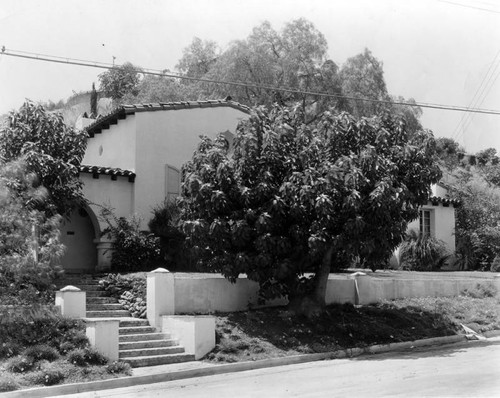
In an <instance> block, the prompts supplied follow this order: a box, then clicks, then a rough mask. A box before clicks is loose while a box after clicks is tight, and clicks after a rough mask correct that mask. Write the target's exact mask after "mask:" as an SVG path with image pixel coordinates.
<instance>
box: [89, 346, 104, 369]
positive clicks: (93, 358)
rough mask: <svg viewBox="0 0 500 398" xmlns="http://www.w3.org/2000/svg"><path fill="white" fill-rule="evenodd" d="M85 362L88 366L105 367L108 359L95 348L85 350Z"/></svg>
mask: <svg viewBox="0 0 500 398" xmlns="http://www.w3.org/2000/svg"><path fill="white" fill-rule="evenodd" d="M85 361H87V363H88V364H89V365H105V364H107V363H108V358H106V357H105V356H104V355H102V354H101V353H100V352H99V351H97V350H96V349H95V348H91V347H88V348H85Z"/></svg>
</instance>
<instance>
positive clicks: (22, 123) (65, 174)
mask: <svg viewBox="0 0 500 398" xmlns="http://www.w3.org/2000/svg"><path fill="white" fill-rule="evenodd" d="M86 140H87V136H86V133H84V132H80V131H76V130H74V129H72V128H70V127H68V126H66V124H65V123H64V120H63V118H62V116H61V115H60V114H58V113H49V112H47V111H45V109H44V108H43V107H42V106H41V105H36V104H34V103H32V102H30V101H27V102H25V103H24V105H23V106H21V108H20V109H19V110H18V111H13V112H11V113H10V114H9V117H8V123H7V125H6V127H5V128H4V129H2V130H1V131H0V158H2V159H3V160H4V161H5V162H11V161H15V160H18V159H19V158H21V157H22V158H23V159H24V161H25V163H26V167H27V171H28V172H31V173H34V174H36V176H37V177H38V180H37V183H38V184H40V185H42V186H43V187H45V188H46V189H47V192H48V199H47V200H45V201H43V202H39V203H37V208H38V209H40V210H43V211H44V212H45V213H46V214H47V215H48V216H53V215H55V214H61V215H67V214H69V212H70V211H71V210H72V209H73V208H74V206H75V205H76V204H77V203H78V202H80V201H82V200H83V196H82V192H81V188H82V185H81V181H80V180H79V179H78V166H79V165H80V162H81V161H82V159H83V155H84V154H85V148H86Z"/></svg>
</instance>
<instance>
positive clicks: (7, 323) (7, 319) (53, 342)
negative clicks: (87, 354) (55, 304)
mask: <svg viewBox="0 0 500 398" xmlns="http://www.w3.org/2000/svg"><path fill="white" fill-rule="evenodd" d="M83 330H84V325H83V322H82V321H81V320H76V319H69V318H64V317H62V316H61V315H59V314H56V313H54V312H52V311H51V310H48V309H46V308H43V307H34V308H32V309H29V311H25V312H18V311H14V312H11V311H9V310H8V309H6V310H0V341H3V342H9V343H11V344H18V345H20V346H23V347H30V346H33V345H36V344H46V345H49V346H51V347H54V348H59V346H60V345H61V344H62V343H63V342H65V341H68V339H69V340H71V339H73V338H74V339H76V340H78V341H80V342H81V341H83V339H84V338H85V341H88V340H86V337H85V336H84V335H83V336H82V333H83Z"/></svg>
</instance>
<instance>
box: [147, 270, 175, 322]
mask: <svg viewBox="0 0 500 398" xmlns="http://www.w3.org/2000/svg"><path fill="white" fill-rule="evenodd" d="M146 292H147V293H146V297H147V317H148V321H149V323H150V325H151V326H153V327H155V328H157V329H158V328H160V327H161V323H160V322H161V319H160V316H161V315H173V314H175V290H174V275H173V274H172V273H171V272H170V271H168V270H166V269H165V268H158V269H155V270H154V271H152V272H148V274H147V278H146Z"/></svg>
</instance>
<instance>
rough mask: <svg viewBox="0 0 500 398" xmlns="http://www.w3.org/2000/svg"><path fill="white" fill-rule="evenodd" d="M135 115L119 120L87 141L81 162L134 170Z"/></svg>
mask: <svg viewBox="0 0 500 398" xmlns="http://www.w3.org/2000/svg"><path fill="white" fill-rule="evenodd" d="M135 127H136V117H135V115H130V116H127V118H126V119H124V120H119V121H118V124H114V125H111V126H109V129H105V130H102V131H101V133H99V134H96V135H95V136H94V137H93V138H89V139H88V141H87V150H86V151H85V156H84V158H83V161H82V164H85V165H89V166H104V167H115V168H116V167H117V168H120V169H125V170H131V171H135V167H136V166H135V148H136V138H135Z"/></svg>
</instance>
